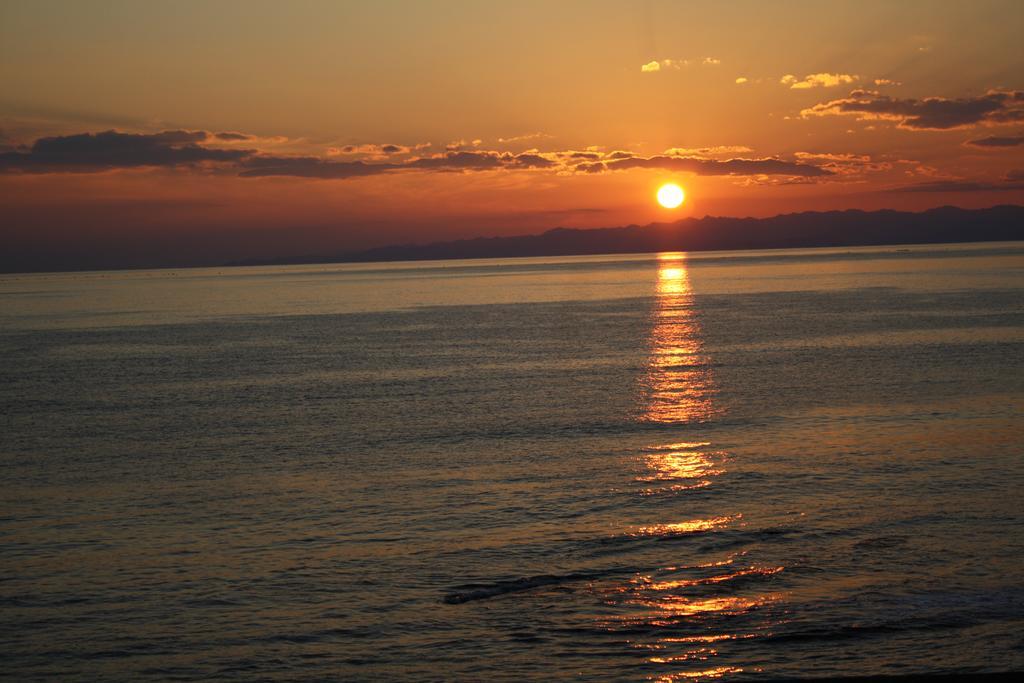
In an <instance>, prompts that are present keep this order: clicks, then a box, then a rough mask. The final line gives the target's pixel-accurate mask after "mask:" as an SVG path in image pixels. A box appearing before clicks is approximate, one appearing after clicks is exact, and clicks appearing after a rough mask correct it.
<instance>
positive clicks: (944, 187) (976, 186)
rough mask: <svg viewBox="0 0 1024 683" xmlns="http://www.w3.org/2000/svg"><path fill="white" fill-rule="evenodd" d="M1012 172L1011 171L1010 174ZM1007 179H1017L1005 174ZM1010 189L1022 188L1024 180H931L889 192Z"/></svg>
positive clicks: (1001, 190)
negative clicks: (999, 181) (1002, 181)
mask: <svg viewBox="0 0 1024 683" xmlns="http://www.w3.org/2000/svg"><path fill="white" fill-rule="evenodd" d="M1012 173H1013V172H1012V171H1011V174H1012ZM1007 180H1010V181H1013V180H1017V179H1015V178H1011V177H1009V175H1008V176H1007ZM1011 190H1024V182H1005V183H998V182H997V183H993V182H989V181H972V180H931V181H928V182H925V183H917V184H916V185H904V186H903V187H896V188H893V189H891V190H889V191H890V192H1004V191H1011Z"/></svg>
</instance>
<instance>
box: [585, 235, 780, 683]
mask: <svg viewBox="0 0 1024 683" xmlns="http://www.w3.org/2000/svg"><path fill="white" fill-rule="evenodd" d="M658 261H659V266H658V275H657V281H656V286H655V294H656V298H655V307H654V311H653V313H652V318H651V329H650V334H649V349H650V356H649V359H648V362H647V366H646V368H645V370H644V372H643V374H642V376H641V378H640V382H641V386H642V393H643V399H642V404H641V408H640V419H641V420H642V421H645V422H649V423H657V424H662V425H666V426H669V425H680V426H681V427H683V428H684V429H693V428H694V427H697V426H698V425H700V424H703V423H707V422H709V421H710V420H711V419H712V418H714V417H715V416H717V415H720V414H721V413H722V410H721V408H720V407H719V406H716V405H715V399H714V396H715V392H716V386H715V378H714V376H713V372H712V364H711V361H710V358H709V357H708V355H707V353H706V352H705V350H704V344H703V339H702V331H701V326H700V322H699V319H698V316H697V308H696V305H695V301H694V295H693V290H692V287H691V283H690V275H689V270H688V268H687V263H686V255H685V254H680V253H667V254H659V256H658ZM687 425H689V427H687ZM707 429H708V430H710V429H711V426H708V427H707ZM728 462H729V455H728V453H727V452H726V451H724V450H721V449H716V448H715V447H714V446H713V445H712V443H711V442H710V441H708V440H703V439H700V438H697V439H693V438H690V439H688V440H685V441H683V440H678V437H677V439H675V440H671V441H667V442H661V443H656V444H652V445H650V446H647V447H646V448H643V449H642V450H641V452H640V453H639V454H637V456H636V458H635V467H636V473H635V475H634V477H633V481H634V482H635V483H636V484H638V485H639V486H638V488H637V493H639V494H640V495H642V496H653V495H658V496H664V497H665V500H666V502H665V505H664V506H663V507H662V506H659V507H652V509H654V510H657V511H658V512H656V514H659V515H663V516H667V514H666V511H671V510H675V511H678V510H681V509H687V508H688V507H689V506H688V505H686V498H685V497H688V496H693V497H694V503H695V506H694V507H692V508H691V509H692V510H693V512H694V513H696V514H694V518H693V519H687V520H686V521H679V518H678V517H676V518H675V519H668V520H665V519H664V518H663V519H661V520H659V519H653V520H649V521H648V523H646V524H640V525H637V526H634V527H633V529H632V530H631V531H630V532H629V535H630V536H633V537H635V538H637V539H640V540H647V539H651V540H655V541H660V540H668V541H673V543H670V544H669V545H668V546H667V547H670V548H673V552H674V551H675V549H677V548H679V547H681V546H679V545H676V544H675V541H681V540H682V539H683V538H685V537H688V536H691V535H692V536H695V537H704V536H708V537H712V538H713V537H715V536H718V535H719V534H729V533H730V532H731V531H734V530H742V528H743V525H744V521H743V519H742V515H741V514H740V513H738V512H736V511H734V510H721V509H719V510H715V511H714V512H712V513H711V514H708V512H709V510H708V508H707V507H706V505H707V503H708V501H712V500H716V498H709V497H708V496H710V495H713V493H714V491H715V490H716V489H715V488H710V489H709V487H713V486H714V485H715V483H716V482H719V481H721V480H722V479H723V477H724V476H725V475H726V474H727V464H728ZM675 501H679V502H680V503H682V505H679V504H677V503H676V502H675ZM698 501H699V502H698ZM700 507H704V509H703V512H704V514H703V515H701V514H700V511H701V510H700ZM712 510H713V508H712ZM673 516H674V515H673ZM705 552H706V551H705ZM743 555H744V553H736V554H731V555H729V556H728V557H727V559H722V558H721V557H720V556H719V557H717V558H707V557H704V558H700V557H699V556H698V557H696V558H694V559H701V560H703V561H698V562H694V563H692V564H680V565H677V564H674V563H668V562H665V563H662V564H661V566H660V567H659V568H658V569H656V570H654V571H644V572H640V573H637V574H636V575H635V576H633V577H632V578H631V579H629V580H627V581H624V582H621V583H618V584H617V585H616V586H614V587H609V588H606V589H604V590H603V591H602V593H603V594H604V604H605V605H607V606H608V607H609V609H611V614H609V615H607V616H605V617H604V618H602V619H600V620H599V627H600V628H601V629H602V630H604V631H606V632H620V633H623V634H630V635H629V643H630V647H631V648H632V649H634V650H641V651H646V652H647V653H648V655H647V656H646V658H645V660H644V662H645V667H647V668H648V670H647V674H648V677H649V679H651V680H658V681H681V680H695V679H697V680H700V679H714V678H721V677H725V676H729V675H730V674H734V673H739V672H741V671H743V669H742V668H740V667H738V666H732V665H731V664H733V663H734V662H729V661H728V659H725V661H723V658H724V655H723V653H725V655H727V654H728V650H729V649H730V647H731V642H732V641H737V640H741V639H746V638H753V637H757V636H758V634H759V633H760V632H761V631H762V630H763V628H764V627H765V626H766V622H765V620H764V617H759V616H758V612H759V610H762V609H763V608H764V607H766V606H767V605H769V604H771V603H773V602H775V601H776V600H778V595H777V594H774V593H771V592H769V591H766V590H764V586H763V585H760V582H762V581H766V580H770V577H772V576H773V575H775V574H777V573H779V572H781V571H783V569H784V568H783V567H775V566H758V565H757V564H755V563H750V562H743V563H742V564H741V563H740V559H739V558H742V557H743ZM666 559H667V558H666ZM715 660H717V663H720V664H721V665H720V666H714V664H715V663H716V661H715Z"/></svg>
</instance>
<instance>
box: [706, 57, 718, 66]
mask: <svg viewBox="0 0 1024 683" xmlns="http://www.w3.org/2000/svg"><path fill="white" fill-rule="evenodd" d="M721 63H722V60H721V59H716V58H715V57H705V58H704V59H703V60H702V61H701V65H702V66H718V65H719V64H721Z"/></svg>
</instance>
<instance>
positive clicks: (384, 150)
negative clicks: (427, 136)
mask: <svg viewBox="0 0 1024 683" xmlns="http://www.w3.org/2000/svg"><path fill="white" fill-rule="evenodd" d="M429 146H430V145H429V144H420V145H416V146H415V147H409V146H407V145H395V144H391V143H387V144H383V145H382V144H376V143H371V144H365V145H345V146H344V147H328V148H327V154H329V155H330V156H339V155H342V154H346V155H349V154H363V155H369V156H373V157H380V158H383V157H386V156H391V155H395V154H409V153H410V152H412V151H413V150H414V149H416V150H418V149H425V148H427V147H429Z"/></svg>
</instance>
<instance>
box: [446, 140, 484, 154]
mask: <svg viewBox="0 0 1024 683" xmlns="http://www.w3.org/2000/svg"><path fill="white" fill-rule="evenodd" d="M483 142H484V141H483V140H481V139H480V138H477V139H475V140H470V141H468V142H467V141H466V140H455V141H454V142H449V143H448V144H447V145H445V147H444V148H445V149H446V150H448V151H449V152H456V151H458V150H460V149H466V148H468V147H479V146H480V145H482V144H483Z"/></svg>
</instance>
